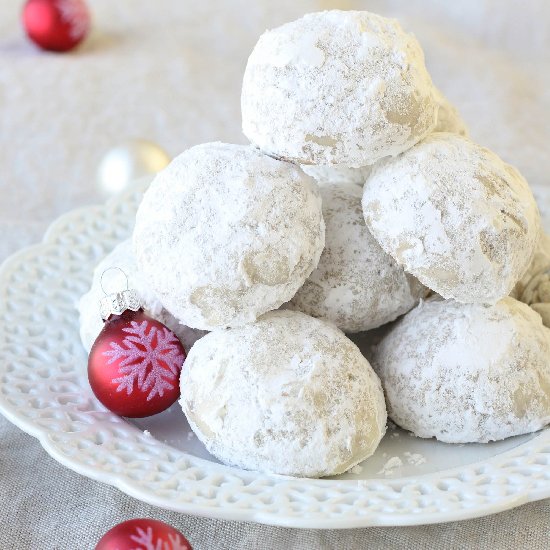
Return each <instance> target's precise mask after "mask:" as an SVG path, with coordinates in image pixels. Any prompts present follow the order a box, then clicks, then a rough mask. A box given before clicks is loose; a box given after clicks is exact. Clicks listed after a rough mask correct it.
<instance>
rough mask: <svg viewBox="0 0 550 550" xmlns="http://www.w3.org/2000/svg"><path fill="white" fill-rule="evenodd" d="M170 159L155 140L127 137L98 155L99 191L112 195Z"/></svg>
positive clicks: (157, 168)
mask: <svg viewBox="0 0 550 550" xmlns="http://www.w3.org/2000/svg"><path fill="white" fill-rule="evenodd" d="M169 162H170V158H169V157H168V155H167V154H166V153H165V152H164V151H163V150H162V149H161V148H160V147H159V146H158V145H156V144H155V143H152V142H150V141H146V140H143V139H135V140H129V141H128V142H126V143H123V144H121V145H118V146H117V147H114V148H113V149H111V150H110V151H109V152H107V153H106V154H105V156H104V157H103V158H102V160H101V162H100V164H99V168H98V171H97V181H98V185H99V188H100V191H101V192H102V194H103V195H105V196H111V195H115V194H117V193H120V192H121V191H123V190H124V189H126V188H127V187H128V185H129V184H130V183H131V182H132V181H134V180H136V179H139V178H141V177H143V176H146V175H148V174H156V173H157V172H159V171H160V170H162V169H163V168H164V167H165V166H167V164H168V163H169Z"/></svg>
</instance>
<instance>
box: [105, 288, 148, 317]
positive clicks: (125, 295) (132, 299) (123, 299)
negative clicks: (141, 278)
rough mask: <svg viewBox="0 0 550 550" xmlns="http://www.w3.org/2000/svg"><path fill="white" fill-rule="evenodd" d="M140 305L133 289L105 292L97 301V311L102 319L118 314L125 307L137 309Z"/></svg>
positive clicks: (132, 309) (124, 309)
mask: <svg viewBox="0 0 550 550" xmlns="http://www.w3.org/2000/svg"><path fill="white" fill-rule="evenodd" d="M140 307H141V302H140V300H139V297H138V295H137V292H136V291H135V290H133V289H128V290H123V291H121V292H113V293H112V294H107V295H106V296H103V298H101V300H100V301H99V312H100V313H101V318H102V319H103V320H104V321H106V320H107V319H108V318H109V317H110V316H111V315H120V314H122V313H124V312H125V311H126V310H127V309H129V310H131V311H137V310H138V309H139V308H140Z"/></svg>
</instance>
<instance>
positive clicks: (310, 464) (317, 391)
mask: <svg viewBox="0 0 550 550" xmlns="http://www.w3.org/2000/svg"><path fill="white" fill-rule="evenodd" d="M185 365H186V368H185V369H184V370H183V371H182V376H181V392H182V393H181V400H180V403H181V405H182V407H183V411H184V412H185V415H186V416H187V420H188V421H189V424H190V425H191V427H192V429H193V431H194V432H195V434H196V435H197V436H198V438H199V439H200V440H201V441H202V443H204V445H205V446H206V448H207V449H208V450H209V451H210V452H211V453H212V454H213V455H215V456H216V457H217V458H218V459H220V460H221V461H223V462H225V463H226V464H231V465H234V466H238V467H240V468H245V469H247V470H259V471H262V472H269V473H276V474H284V475H293V476H308V477H321V476H328V475H334V474H339V473H342V472H345V471H346V470H348V469H349V468H351V467H353V466H354V465H356V464H357V463H359V462H361V461H362V460H364V459H365V458H367V457H369V456H371V455H372V454H373V453H374V451H375V449H376V447H377V446H378V443H379V442H380V440H381V439H382V436H383V435H384V432H385V429H386V407H385V404H384V395H383V392H382V388H381V386H380V381H379V380H378V378H377V376H376V374H375V373H374V371H373V370H372V368H371V366H370V364H369V362H368V361H367V360H366V359H365V358H364V357H363V356H362V355H361V352H360V351H359V349H358V348H357V346H356V345H355V344H353V342H351V340H348V338H346V337H345V336H344V334H343V333H342V332H340V331H339V330H338V329H337V328H336V327H334V326H333V325H331V324H329V323H326V322H324V321H320V320H318V319H313V318H312V317H308V316H307V315H304V314H303V313H299V312H294V311H284V310H280V311H273V312H270V313H267V314H266V315H264V316H262V317H261V318H260V319H258V321H257V322H256V323H253V324H250V325H248V326H246V327H241V328H233V329H228V330H217V331H215V332H212V333H210V334H208V335H206V336H205V337H204V338H202V339H201V340H199V341H198V342H197V343H196V344H195V346H194V347H193V349H192V350H191V353H190V354H189V356H188V357H187V360H186V362H185Z"/></svg>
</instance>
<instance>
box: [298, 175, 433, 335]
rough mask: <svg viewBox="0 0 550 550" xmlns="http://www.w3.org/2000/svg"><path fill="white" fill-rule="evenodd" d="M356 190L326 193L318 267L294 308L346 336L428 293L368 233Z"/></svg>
mask: <svg viewBox="0 0 550 550" xmlns="http://www.w3.org/2000/svg"><path fill="white" fill-rule="evenodd" d="M362 195H363V190H362V188H361V187H360V186H359V185H355V184H349V183H348V184H345V183H339V184H333V185H330V186H326V187H321V198H322V200H323V218H324V219H325V224H326V237H325V249H324V250H323V254H322V255H321V259H320V260H319V265H318V266H317V268H316V269H315V270H314V271H313V273H312V274H311V275H310V276H309V279H308V280H307V281H306V282H305V284H304V286H303V287H302V288H301V289H300V290H299V291H298V292H297V294H296V295H295V296H294V298H293V299H292V301H291V303H290V307H292V308H295V309H298V310H299V311H303V312H304V313H307V314H308V315H312V316H313V317H320V318H323V319H326V320H329V321H331V322H333V323H334V324H335V325H336V326H337V327H338V328H340V329H341V330H343V331H344V332H360V331H365V330H370V329H372V328H376V327H379V326H380V325H383V324H385V323H389V322H390V321H393V320H394V319H396V318H397V317H398V316H399V315H402V314H403V313H406V312H407V311H409V310H410V309H411V308H413V307H414V306H415V304H417V303H418V300H419V299H420V298H421V297H422V296H423V295H424V293H425V290H426V289H425V288H424V287H423V286H422V285H421V284H420V283H419V282H418V281H417V280H416V279H415V278H414V277H412V276H411V275H408V274H406V273H405V272H404V271H403V268H402V267H400V266H399V265H397V263H396V261H395V260H394V259H393V258H392V257H391V256H389V255H388V254H386V253H385V252H384V251H383V250H382V248H380V245H379V244H378V243H377V242H376V240H375V239H374V237H373V236H372V235H371V234H370V232H369V230H368V229H367V227H366V225H365V222H364V219H363V211H362V209H361V197H362Z"/></svg>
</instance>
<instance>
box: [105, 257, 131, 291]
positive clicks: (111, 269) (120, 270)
mask: <svg viewBox="0 0 550 550" xmlns="http://www.w3.org/2000/svg"><path fill="white" fill-rule="evenodd" d="M113 270H115V271H118V272H119V273H122V275H124V278H125V279H126V290H130V288H129V284H130V283H129V281H128V275H126V272H125V271H124V270H123V269H122V268H120V267H118V266H117V265H113V266H111V267H108V268H107V269H104V270H103V273H102V274H101V278H100V279H99V286H100V287H101V290H102V291H103V294H104V295H105V296H108V295H109V294H111V292H107V291H106V290H105V287H104V286H103V277H105V273H107V272H108V271H113Z"/></svg>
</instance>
